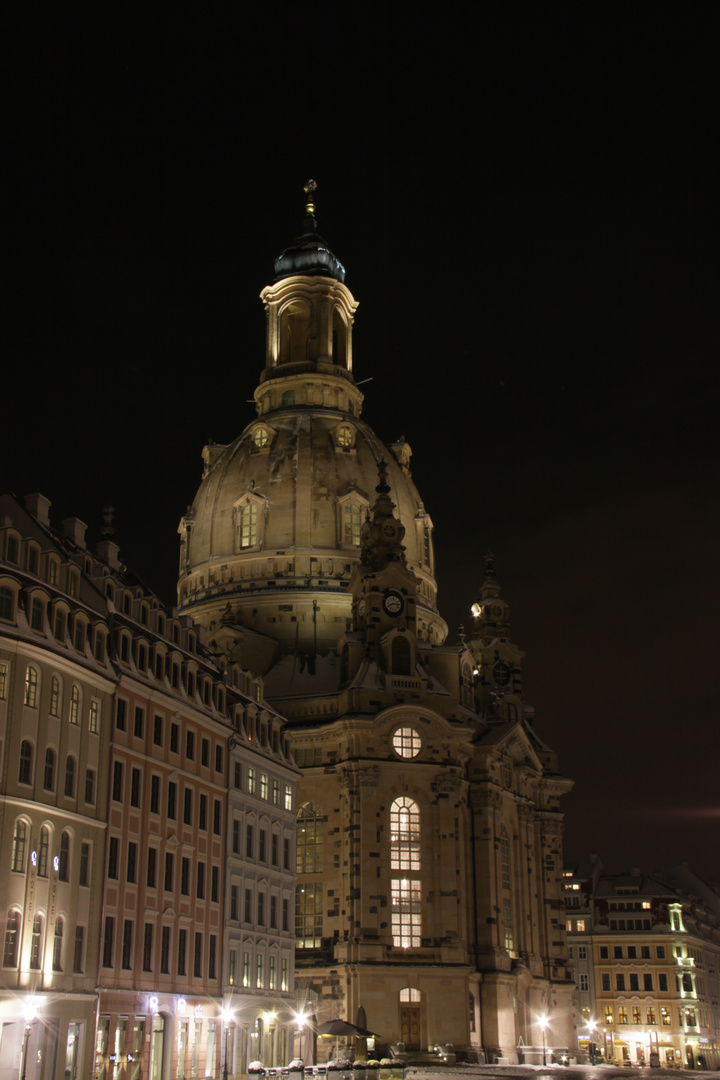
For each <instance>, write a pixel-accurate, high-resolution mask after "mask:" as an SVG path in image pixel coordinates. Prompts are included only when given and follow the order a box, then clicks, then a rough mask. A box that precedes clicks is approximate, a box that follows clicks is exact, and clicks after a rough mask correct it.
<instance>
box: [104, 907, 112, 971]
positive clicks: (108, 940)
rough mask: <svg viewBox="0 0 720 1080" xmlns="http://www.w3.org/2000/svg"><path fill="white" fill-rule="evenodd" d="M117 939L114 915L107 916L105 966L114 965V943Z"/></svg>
mask: <svg viewBox="0 0 720 1080" xmlns="http://www.w3.org/2000/svg"><path fill="white" fill-rule="evenodd" d="M114 940H115V919H114V918H113V917H112V915H106V916H105V926H104V929H103V967H106V968H111V967H112V966H113V944H114Z"/></svg>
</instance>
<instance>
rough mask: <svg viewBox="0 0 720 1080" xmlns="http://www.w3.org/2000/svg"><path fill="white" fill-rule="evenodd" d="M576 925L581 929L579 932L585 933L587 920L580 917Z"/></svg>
mask: <svg viewBox="0 0 720 1080" xmlns="http://www.w3.org/2000/svg"><path fill="white" fill-rule="evenodd" d="M576 927H577V929H578V930H579V932H580V933H581V934H583V933H584V932H585V920H584V919H578V921H577V924H576Z"/></svg>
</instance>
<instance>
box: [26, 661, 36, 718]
mask: <svg viewBox="0 0 720 1080" xmlns="http://www.w3.org/2000/svg"><path fill="white" fill-rule="evenodd" d="M37 697H38V673H37V670H36V668H34V667H32V665H30V666H29V667H28V669H27V671H26V672H25V704H26V705H27V707H28V708H29V709H36V708H37Z"/></svg>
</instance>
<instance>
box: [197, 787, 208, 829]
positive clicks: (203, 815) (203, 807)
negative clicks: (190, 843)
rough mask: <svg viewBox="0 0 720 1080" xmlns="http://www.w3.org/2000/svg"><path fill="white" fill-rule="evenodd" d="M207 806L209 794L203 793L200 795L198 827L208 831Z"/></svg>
mask: <svg viewBox="0 0 720 1080" xmlns="http://www.w3.org/2000/svg"><path fill="white" fill-rule="evenodd" d="M207 808H208V801H207V795H201V796H200V809H199V811H198V828H200V829H202V830H203V832H206V831H207Z"/></svg>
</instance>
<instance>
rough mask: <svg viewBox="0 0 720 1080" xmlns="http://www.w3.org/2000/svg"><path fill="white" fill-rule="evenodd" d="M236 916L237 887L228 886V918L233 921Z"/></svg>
mask: <svg viewBox="0 0 720 1080" xmlns="http://www.w3.org/2000/svg"><path fill="white" fill-rule="evenodd" d="M237 917H238V887H237V885H231V886H230V918H231V919H232V920H233V922H235V921H236V920H237Z"/></svg>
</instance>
